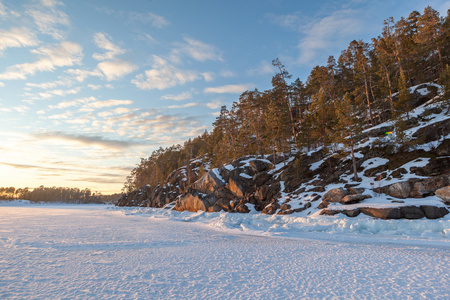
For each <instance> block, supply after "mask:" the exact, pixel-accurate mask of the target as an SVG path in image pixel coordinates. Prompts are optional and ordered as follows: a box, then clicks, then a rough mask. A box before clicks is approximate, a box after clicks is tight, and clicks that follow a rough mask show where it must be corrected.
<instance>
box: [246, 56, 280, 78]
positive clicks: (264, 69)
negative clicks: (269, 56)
mask: <svg viewBox="0 0 450 300" xmlns="http://www.w3.org/2000/svg"><path fill="white" fill-rule="evenodd" d="M271 73H274V68H273V66H272V64H271V63H269V62H268V61H266V60H264V61H262V62H261V63H260V64H259V65H258V66H257V67H256V68H254V69H250V70H248V71H247V74H248V75H249V76H257V75H265V74H271Z"/></svg>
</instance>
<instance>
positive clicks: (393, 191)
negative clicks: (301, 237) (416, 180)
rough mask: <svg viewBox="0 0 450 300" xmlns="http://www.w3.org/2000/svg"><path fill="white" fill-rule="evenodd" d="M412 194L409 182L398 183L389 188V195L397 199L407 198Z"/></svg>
mask: <svg viewBox="0 0 450 300" xmlns="http://www.w3.org/2000/svg"><path fill="white" fill-rule="evenodd" d="M410 192H411V187H410V185H409V182H408V181H403V182H397V183H394V184H392V185H390V186H389V192H388V193H389V195H390V196H392V197H396V198H407V197H408V196H409V193H410Z"/></svg>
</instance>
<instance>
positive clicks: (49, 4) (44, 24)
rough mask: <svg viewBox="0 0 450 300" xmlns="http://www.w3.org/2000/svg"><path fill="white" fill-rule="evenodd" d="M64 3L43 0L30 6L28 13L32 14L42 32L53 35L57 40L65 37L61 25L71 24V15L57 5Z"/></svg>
mask: <svg viewBox="0 0 450 300" xmlns="http://www.w3.org/2000/svg"><path fill="white" fill-rule="evenodd" d="M60 5H63V3H62V2H60V1H53V0H42V1H40V2H39V3H38V4H36V5H32V6H29V7H28V9H27V11H26V13H27V14H28V15H30V16H31V17H32V18H33V20H34V23H35V24H36V26H37V28H38V29H39V31H40V32H42V33H44V34H48V35H51V36H52V37H53V38H54V39H56V40H62V39H63V31H62V30H61V29H60V28H59V26H61V25H65V26H68V25H70V21H69V17H68V16H67V15H66V14H65V13H64V12H62V11H61V10H58V9H57V8H56V7H57V6H60Z"/></svg>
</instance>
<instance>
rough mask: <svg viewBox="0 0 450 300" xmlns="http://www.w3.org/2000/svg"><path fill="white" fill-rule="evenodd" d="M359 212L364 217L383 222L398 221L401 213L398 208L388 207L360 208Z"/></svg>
mask: <svg viewBox="0 0 450 300" xmlns="http://www.w3.org/2000/svg"><path fill="white" fill-rule="evenodd" d="M360 210H361V212H362V213H363V214H365V215H368V216H371V217H375V218H379V219H384V220H388V219H400V218H401V217H402V212H401V211H400V208H398V207H390V208H376V207H361V208H360Z"/></svg>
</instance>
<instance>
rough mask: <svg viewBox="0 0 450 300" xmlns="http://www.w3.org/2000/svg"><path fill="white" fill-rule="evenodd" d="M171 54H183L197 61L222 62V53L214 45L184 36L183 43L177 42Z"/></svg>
mask: <svg viewBox="0 0 450 300" xmlns="http://www.w3.org/2000/svg"><path fill="white" fill-rule="evenodd" d="M176 45H177V46H178V47H177V48H176V49H174V50H173V54H175V55H177V54H185V55H187V56H189V57H191V58H193V59H195V60H197V61H201V62H204V61H207V60H213V61H214V60H216V61H221V62H223V61H224V59H223V57H222V53H221V51H220V50H219V49H217V48H216V47H214V46H212V45H209V44H206V43H203V42H201V41H199V40H195V39H192V38H187V37H186V38H184V43H177V44H176Z"/></svg>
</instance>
